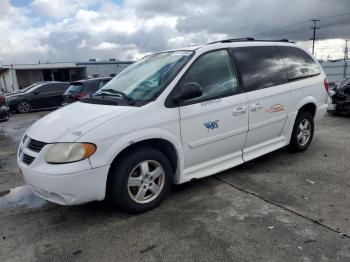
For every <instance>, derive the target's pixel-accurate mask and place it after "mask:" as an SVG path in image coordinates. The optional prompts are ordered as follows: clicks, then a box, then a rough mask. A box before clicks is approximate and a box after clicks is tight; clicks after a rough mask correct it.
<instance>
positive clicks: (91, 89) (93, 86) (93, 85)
mask: <svg viewBox="0 0 350 262" xmlns="http://www.w3.org/2000/svg"><path fill="white" fill-rule="evenodd" d="M98 84H99V82H98V81H89V82H87V83H86V84H85V87H84V92H86V93H89V94H92V93H95V92H96V91H97V90H98Z"/></svg>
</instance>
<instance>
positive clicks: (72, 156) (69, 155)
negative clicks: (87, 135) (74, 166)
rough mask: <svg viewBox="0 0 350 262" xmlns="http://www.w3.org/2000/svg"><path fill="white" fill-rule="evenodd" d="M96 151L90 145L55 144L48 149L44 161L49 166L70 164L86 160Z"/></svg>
mask: <svg viewBox="0 0 350 262" xmlns="http://www.w3.org/2000/svg"><path fill="white" fill-rule="evenodd" d="M95 151H96V146H95V145H94V144H90V143H57V144H55V145H54V146H53V147H51V148H50V149H49V151H48V152H47V154H46V157H45V160H46V162H48V163H50V164H63V163H71V162H76V161H80V160H83V159H86V158H88V157H90V156H92V155H93V154H94V153H95Z"/></svg>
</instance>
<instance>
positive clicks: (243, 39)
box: [207, 37, 294, 45]
mask: <svg viewBox="0 0 350 262" xmlns="http://www.w3.org/2000/svg"><path fill="white" fill-rule="evenodd" d="M248 41H256V42H286V43H294V42H290V41H289V40H288V39H280V40H261V39H254V38H253V37H246V38H232V39H224V40H219V41H215V42H211V43H208V44H207V45H211V44H216V43H232V42H248Z"/></svg>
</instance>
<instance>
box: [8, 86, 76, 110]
mask: <svg viewBox="0 0 350 262" xmlns="http://www.w3.org/2000/svg"><path fill="white" fill-rule="evenodd" d="M68 87H69V83H67V82H38V83H35V84H33V85H31V86H29V87H27V88H25V89H23V90H20V91H19V92H16V93H12V94H8V95H6V96H5V98H6V101H7V103H8V104H9V107H10V109H11V111H17V112H18V113H28V112H30V111H31V110H36V109H47V108H57V107H59V106H60V105H61V104H62V102H63V98H62V95H63V93H64V92H65V91H66V90H67V88H68Z"/></svg>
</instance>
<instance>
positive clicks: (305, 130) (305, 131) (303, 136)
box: [297, 119, 311, 146]
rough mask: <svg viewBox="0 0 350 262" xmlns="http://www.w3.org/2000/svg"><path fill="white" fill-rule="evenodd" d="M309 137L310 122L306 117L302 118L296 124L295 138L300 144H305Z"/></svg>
mask: <svg viewBox="0 0 350 262" xmlns="http://www.w3.org/2000/svg"><path fill="white" fill-rule="evenodd" d="M310 137H311V124H310V122H309V120H308V119H303V120H302V121H301V122H300V124H299V126H298V135H297V140H298V143H299V144H300V145H301V146H305V145H306V144H307V143H308V142H309V140H310Z"/></svg>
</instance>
